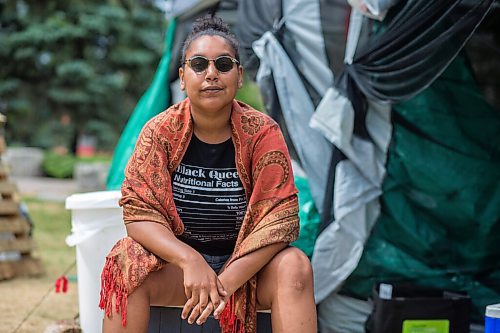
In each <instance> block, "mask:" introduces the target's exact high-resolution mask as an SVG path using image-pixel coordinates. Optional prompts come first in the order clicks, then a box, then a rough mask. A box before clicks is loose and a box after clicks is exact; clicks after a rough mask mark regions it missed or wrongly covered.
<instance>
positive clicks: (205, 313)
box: [196, 303, 214, 325]
mask: <svg viewBox="0 0 500 333" xmlns="http://www.w3.org/2000/svg"><path fill="white" fill-rule="evenodd" d="M213 310H214V306H213V304H212V303H209V304H208V305H207V307H206V308H205V310H203V312H202V313H201V315H200V317H199V318H198V320H196V323H197V324H198V325H201V324H203V323H205V322H206V321H207V318H208V316H210V313H212V311H213Z"/></svg>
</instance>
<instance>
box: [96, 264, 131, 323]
mask: <svg viewBox="0 0 500 333" xmlns="http://www.w3.org/2000/svg"><path fill="white" fill-rule="evenodd" d="M113 296H114V297H115V312H116V313H120V314H121V316H122V326H123V327H125V325H126V324H127V303H128V298H127V296H128V290H127V287H126V284H125V282H124V280H123V274H122V270H121V268H120V264H119V263H118V260H117V257H116V256H114V257H108V258H106V263H105V264H104V268H103V270H102V274H101V299H100V301H99V307H100V308H101V309H102V310H104V313H105V315H106V316H108V317H110V316H111V315H112V312H113Z"/></svg>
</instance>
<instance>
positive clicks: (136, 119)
mask: <svg viewBox="0 0 500 333" xmlns="http://www.w3.org/2000/svg"><path fill="white" fill-rule="evenodd" d="M175 26H176V24H175V20H172V21H170V22H169V24H168V29H167V33H166V37H165V48H164V52H163V57H162V59H161V61H160V64H159V65H158V69H157V70H156V73H155V76H154V78H153V81H152V83H151V85H150V86H149V88H148V89H147V91H146V92H145V93H144V95H143V96H142V97H141V99H140V100H139V103H137V106H136V107H135V109H134V111H133V112H132V115H131V117H130V119H129V121H128V122H127V125H126V126H125V129H124V130H123V132H122V135H121V136H120V140H119V141H118V144H117V146H116V148H115V151H114V154H113V161H112V162H111V167H110V169H109V174H108V179H107V188H108V190H118V189H120V187H121V185H122V182H123V179H124V178H125V174H124V171H125V167H126V166H127V162H128V160H129V158H130V155H132V151H133V150H134V147H135V143H136V141H137V138H138V137H139V133H140V132H141V129H142V127H143V126H144V124H146V122H147V121H148V120H150V119H151V118H152V117H154V116H156V115H157V114H159V113H160V112H162V111H164V110H165V109H166V108H167V107H168V106H169V104H170V87H169V82H168V69H169V65H170V61H171V58H172V54H171V50H172V43H173V40H174V35H175Z"/></svg>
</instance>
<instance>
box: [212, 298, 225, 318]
mask: <svg viewBox="0 0 500 333" xmlns="http://www.w3.org/2000/svg"><path fill="white" fill-rule="evenodd" d="M226 304H227V300H225V299H223V300H222V301H221V302H220V304H219V306H218V307H216V308H215V310H214V318H215V319H219V316H220V314H221V313H222V311H224V308H225V307H226Z"/></svg>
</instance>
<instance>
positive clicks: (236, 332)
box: [219, 294, 245, 333]
mask: <svg viewBox="0 0 500 333" xmlns="http://www.w3.org/2000/svg"><path fill="white" fill-rule="evenodd" d="M235 304H236V303H235V296H234V294H232V295H231V297H230V298H229V302H228V303H227V305H226V308H225V309H224V311H222V313H221V316H220V319H219V323H220V327H221V329H222V333H245V325H243V322H242V320H241V319H240V318H238V316H236V313H235Z"/></svg>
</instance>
